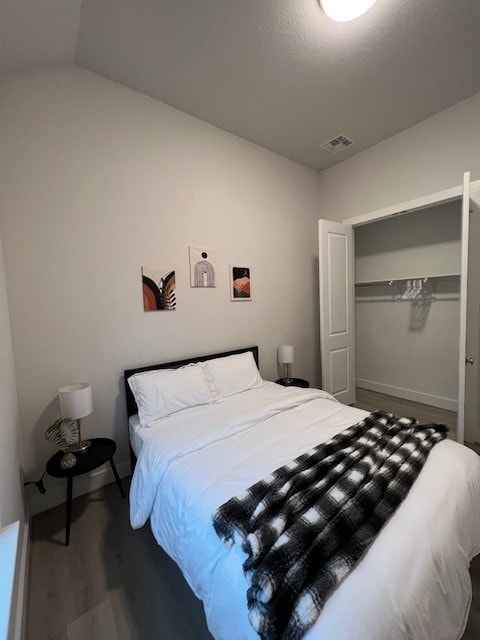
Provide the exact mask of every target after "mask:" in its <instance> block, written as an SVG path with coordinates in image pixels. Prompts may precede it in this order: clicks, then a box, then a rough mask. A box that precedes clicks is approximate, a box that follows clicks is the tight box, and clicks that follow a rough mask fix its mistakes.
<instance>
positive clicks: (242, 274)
mask: <svg viewBox="0 0 480 640" xmlns="http://www.w3.org/2000/svg"><path fill="white" fill-rule="evenodd" d="M251 299H252V290H251V280H250V267H234V266H230V300H231V301H232V302H237V301H240V300H251Z"/></svg>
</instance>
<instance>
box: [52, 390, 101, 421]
mask: <svg viewBox="0 0 480 640" xmlns="http://www.w3.org/2000/svg"><path fill="white" fill-rule="evenodd" d="M58 395H59V398H60V413H61V414H62V416H63V417H64V418H73V419H74V420H77V419H78V418H84V417H85V416H88V415H90V414H91V413H92V411H93V399H92V385H91V384H90V383H89V382H81V383H79V384H71V385H69V386H68V387H62V388H61V389H59V390H58Z"/></svg>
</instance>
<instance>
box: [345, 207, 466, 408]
mask: <svg viewBox="0 0 480 640" xmlns="http://www.w3.org/2000/svg"><path fill="white" fill-rule="evenodd" d="M460 240H461V205H460V201H458V202H452V203H447V204H444V205H441V206H436V207H431V208H429V209H427V210H423V211H419V212H415V213H411V214H407V215H402V216H397V217H394V218H390V219H387V220H382V221H379V222H375V223H371V224H367V225H364V226H361V227H357V228H356V229H355V253H356V259H355V273H356V280H357V281H360V282H366V281H377V280H382V279H387V280H389V279H396V278H409V277H410V278H412V277H413V278H419V277H420V276H422V277H424V276H425V277H428V276H430V277H431V276H435V275H441V274H443V275H445V274H448V273H450V274H453V273H457V274H458V273H460V250H461V247H460ZM423 286H424V287H425V291H426V292H429V291H430V292H432V293H433V298H434V300H435V301H434V302H428V296H427V301H425V302H417V301H414V302H412V301H407V302H398V299H399V298H400V293H401V292H403V291H404V290H405V289H404V287H405V283H400V287H398V286H397V285H396V284H393V285H392V286H389V285H388V283H387V284H386V285H374V286H371V285H368V286H357V287H356V305H355V332H356V343H355V346H356V376H357V385H358V386H360V387H364V388H367V389H372V390H374V391H381V392H383V393H388V394H391V395H396V396H399V397H402V398H408V399H412V400H417V401H419V402H423V403H426V404H431V405H434V406H440V407H443V408H446V409H451V410H456V408H457V399H458V340H459V331H460V327H459V319H460V298H459V296H460V289H459V287H460V278H455V279H452V280H438V281H431V280H430V281H427V283H425V284H424V285H423Z"/></svg>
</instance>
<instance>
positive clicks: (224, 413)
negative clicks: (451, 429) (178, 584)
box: [130, 383, 480, 640]
mask: <svg viewBox="0 0 480 640" xmlns="http://www.w3.org/2000/svg"><path fill="white" fill-rule="evenodd" d="M179 413H181V414H184V415H178V414H175V415H173V416H169V417H168V418H163V419H162V420H161V421H158V423H157V424H155V425H154V426H153V427H151V428H149V429H143V431H145V432H147V433H145V434H144V433H143V431H142V434H141V436H143V437H142V438H140V439H141V440H142V442H141V445H140V453H139V457H138V462H137V466H136V469H135V473H134V476H133V479H132V485H131V492H130V508H131V511H130V518H131V523H132V526H133V527H135V528H137V527H140V526H142V525H143V524H144V523H145V522H146V521H147V520H148V519H150V523H151V527H152V531H153V533H154V535H155V538H156V540H157V542H158V543H159V544H160V545H161V546H162V547H163V548H164V549H165V551H166V552H167V553H168V554H169V555H170V556H171V557H172V558H173V559H174V560H175V561H176V562H177V564H178V565H179V566H180V568H181V570H182V571H183V574H184V576H185V578H186V580H187V581H188V583H189V584H190V586H191V588H192V589H193V591H194V592H195V594H196V595H197V596H198V597H199V598H200V599H201V600H202V601H203V604H204V609H205V615H206V619H207V624H208V626H209V629H210V631H211V633H212V635H213V636H214V638H216V640H254V639H256V638H257V637H258V636H257V635H256V633H255V632H254V630H253V628H252V627H251V626H250V624H249V622H248V611H247V603H246V591H247V588H248V584H247V580H246V577H245V576H244V574H243V571H242V564H243V562H244V560H245V557H246V556H245V554H244V553H243V551H241V550H240V549H238V548H237V547H236V546H235V545H234V546H233V547H231V548H227V547H226V546H225V545H224V544H223V543H222V542H221V541H220V540H219V538H218V537H217V535H216V533H215V531H214V529H213V526H212V513H213V512H214V511H215V509H216V508H218V506H220V505H221V504H223V503H224V502H225V501H226V500H228V499H229V498H231V497H232V496H234V495H238V494H239V493H241V492H242V491H243V490H245V489H246V488H248V487H249V486H251V485H252V484H254V483H255V482H256V481H258V480H260V479H261V478H262V477H265V476H266V475H268V474H269V473H270V472H271V471H273V470H274V469H276V468H277V467H279V466H281V465H283V464H286V463H288V462H290V461H291V460H293V459H294V458H295V457H297V456H298V455H300V454H301V453H303V452H305V451H307V450H309V449H310V448H312V447H314V446H315V445H317V444H319V443H320V442H323V441H324V440H327V439H328V438H330V437H331V436H332V435H334V434H335V433H338V432H339V431H341V430H343V429H344V428H346V427H348V426H351V425H352V424H355V423H356V422H358V421H359V420H360V419H362V418H363V417H364V416H365V415H367V412H365V411H361V410H359V409H355V408H352V407H347V406H345V405H342V404H340V403H339V402H337V401H336V400H335V399H334V398H332V397H331V396H329V395H328V394H326V393H324V392H322V391H319V390H315V389H305V390H304V389H295V388H284V387H280V386H279V385H275V384H273V383H266V384H265V385H264V386H263V387H262V388H261V389H253V390H250V391H246V392H244V393H241V394H238V395H237V396H232V397H231V398H227V399H226V400H225V401H223V402H222V403H218V404H215V405H208V406H206V407H198V408H196V409H193V410H188V413H184V412H179ZM140 429H142V428H141V427H140ZM134 432H135V433H137V434H138V429H134ZM137 442H138V441H137ZM136 446H137V445H136ZM479 551H480V458H479V457H478V456H477V455H476V454H475V453H474V452H472V451H471V450H469V449H467V448H466V447H464V446H462V445H459V444H458V443H456V442H453V441H450V440H449V441H443V442H441V443H439V444H438V445H436V446H435V447H434V449H433V450H432V452H431V454H430V456H429V458H428V460H427V462H426V464H425V466H424V468H423V470H422V472H421V473H420V476H419V477H418V479H417V480H416V482H415V483H414V485H413V487H412V489H411V490H410V493H409V494H408V496H407V498H406V499H405V501H404V502H403V503H402V504H401V505H400V507H399V509H398V510H397V512H396V513H395V515H394V516H393V517H392V518H391V519H390V520H389V521H388V522H387V524H386V525H385V526H384V528H383V529H382V530H381V531H380V533H379V535H378V536H377V538H376V540H375V541H374V543H373V544H372V546H371V547H370V548H369V550H368V551H367V553H366V554H365V556H364V557H363V558H362V559H361V561H360V562H359V563H358V564H357V566H356V567H355V569H354V570H353V572H351V573H350V574H349V575H348V576H347V578H346V579H345V580H344V581H343V582H342V583H341V585H340V586H339V587H338V588H337V589H336V590H335V591H334V592H333V593H332V594H331V595H330V597H329V598H328V600H327V602H326V605H325V607H324V609H323V611H322V613H321V615H320V617H319V618H318V620H317V621H316V623H315V624H314V626H313V627H312V628H311V629H310V631H309V632H308V633H307V634H306V635H305V639H306V640H414V639H415V640H416V639H417V638H435V639H436V640H455V639H459V638H461V636H462V633H463V630H464V627H465V624H466V620H467V617H468V610H469V605H470V600H471V582H470V576H469V573H468V566H469V560H470V559H471V558H472V557H473V556H474V555H476V554H477V553H478V552H479Z"/></svg>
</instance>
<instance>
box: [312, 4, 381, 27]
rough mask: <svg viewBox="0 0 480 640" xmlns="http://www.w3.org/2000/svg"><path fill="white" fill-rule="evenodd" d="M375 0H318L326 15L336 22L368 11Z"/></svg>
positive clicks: (351, 18) (353, 17) (346, 20)
mask: <svg viewBox="0 0 480 640" xmlns="http://www.w3.org/2000/svg"><path fill="white" fill-rule="evenodd" d="M376 1H377V0H320V4H321V5H322V9H323V10H324V11H325V13H326V14H327V16H328V17H329V18H331V19H332V20H335V21H336V22H348V20H354V19H355V18H358V16H361V15H362V14H363V13H365V12H366V11H368V10H369V9H370V7H372V6H373V5H374V4H375V2H376Z"/></svg>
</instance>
